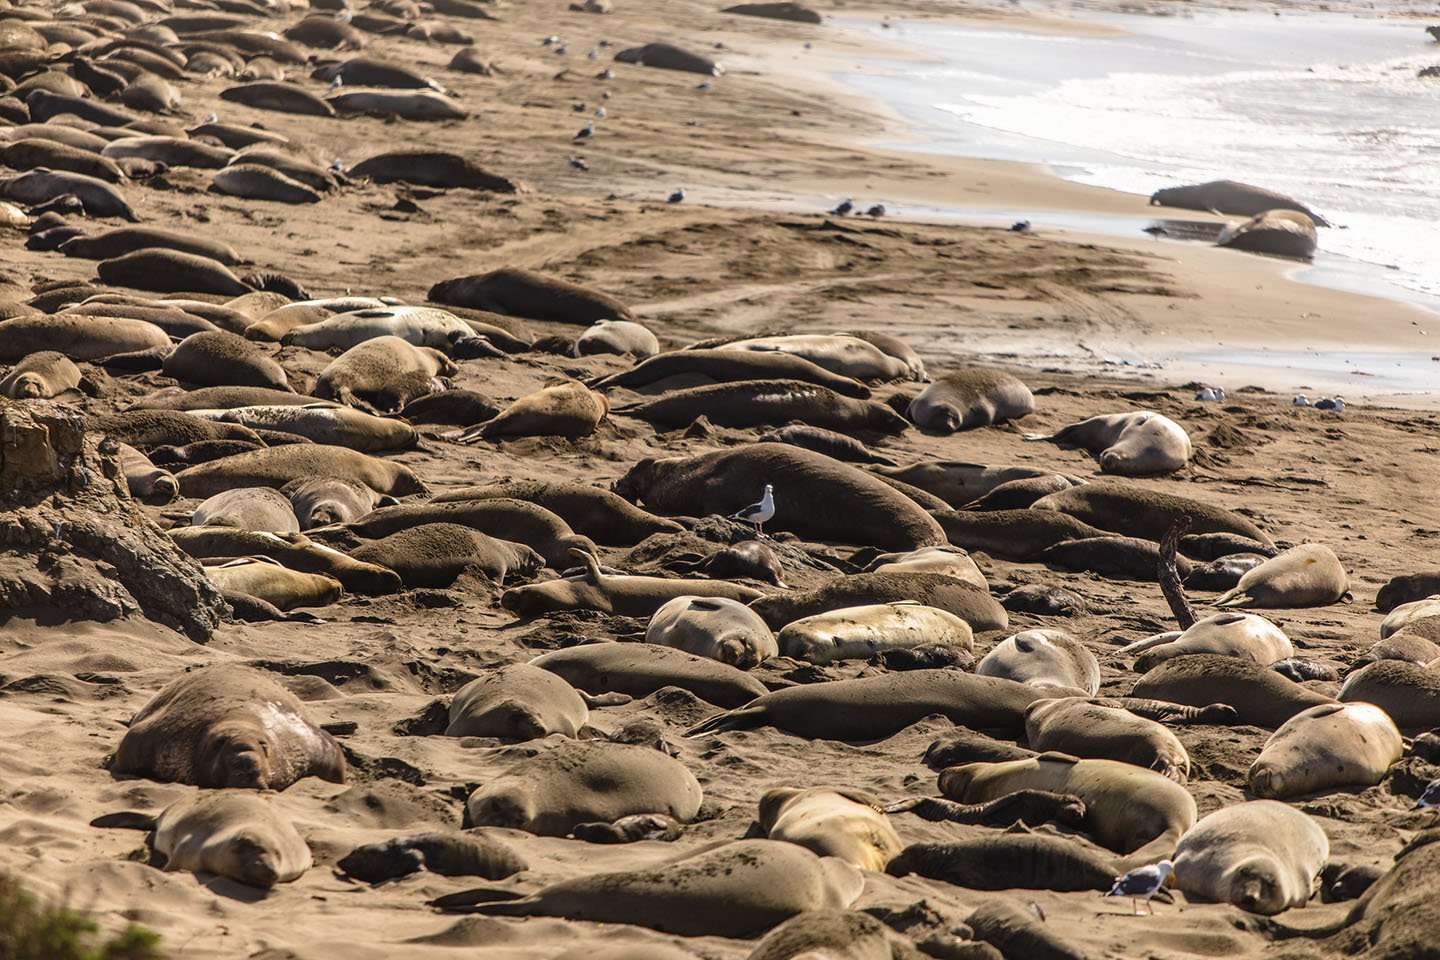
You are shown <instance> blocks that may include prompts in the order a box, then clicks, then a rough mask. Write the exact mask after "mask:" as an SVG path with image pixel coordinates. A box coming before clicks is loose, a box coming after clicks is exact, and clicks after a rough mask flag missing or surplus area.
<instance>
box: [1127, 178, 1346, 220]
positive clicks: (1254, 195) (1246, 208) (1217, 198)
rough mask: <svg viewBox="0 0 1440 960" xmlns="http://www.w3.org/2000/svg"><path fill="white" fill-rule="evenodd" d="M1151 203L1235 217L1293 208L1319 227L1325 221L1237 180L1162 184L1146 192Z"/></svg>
mask: <svg viewBox="0 0 1440 960" xmlns="http://www.w3.org/2000/svg"><path fill="white" fill-rule="evenodd" d="M1150 204H1151V206H1162V207H1179V208H1181V209H1182V210H1208V211H1210V212H1211V213H1220V214H1230V215H1231V216H1236V217H1253V216H1255V215H1256V214H1257V213H1264V212H1265V211H1267V210H1295V211H1298V212H1300V213H1303V214H1305V216H1307V217H1309V218H1310V219H1311V220H1313V221H1314V222H1315V223H1317V224H1319V225H1320V226H1322V227H1328V226H1330V224H1329V222H1328V221H1326V219H1325V218H1324V217H1322V216H1320V214H1318V213H1316V212H1315V211H1313V210H1311V209H1310V208H1309V207H1307V206H1305V205H1304V204H1303V203H1300V202H1299V201H1298V200H1293V199H1291V198H1290V197H1287V196H1285V195H1284V194H1283V193H1276V192H1275V191H1273V190H1266V189H1265V188H1264V187H1255V186H1251V185H1250V184H1248V183H1237V182H1236V181H1234V180H1211V181H1209V182H1208V183H1196V184H1190V185H1189V186H1184V187H1166V188H1165V189H1163V190H1156V191H1155V192H1154V193H1152V194H1150Z"/></svg>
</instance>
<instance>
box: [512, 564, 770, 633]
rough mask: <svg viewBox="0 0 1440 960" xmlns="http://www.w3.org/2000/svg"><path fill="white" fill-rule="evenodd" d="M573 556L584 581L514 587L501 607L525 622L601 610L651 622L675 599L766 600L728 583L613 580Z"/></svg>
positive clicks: (755, 592) (637, 577)
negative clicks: (582, 567)
mask: <svg viewBox="0 0 1440 960" xmlns="http://www.w3.org/2000/svg"><path fill="white" fill-rule="evenodd" d="M570 553H571V556H573V557H574V558H575V559H577V560H579V561H581V562H582V563H584V564H585V573H584V574H583V575H582V576H581V577H580V578H578V579H575V580H550V581H547V582H545V583H531V584H526V585H525V586H523V587H512V588H511V589H509V590H506V591H505V592H504V593H502V594H501V595H500V606H501V607H503V608H504V609H506V610H509V611H510V612H511V613H514V614H516V615H517V616H521V617H538V616H541V615H543V614H546V613H557V612H559V611H563V610H599V611H600V612H602V613H611V614H616V615H618V616H622V617H652V616H654V615H655V612H656V611H657V610H659V609H660V608H661V607H662V606H664V605H665V604H666V603H667V602H669V601H670V600H673V599H675V598H676V597H684V596H695V597H726V598H729V599H731V600H737V601H740V602H741V603H749V602H750V601H751V600H758V599H760V598H761V597H763V596H765V595H764V594H763V593H761V592H760V591H759V590H756V589H754V588H752V587H745V586H741V585H740V584H737V583H729V582H728V581H725V580H681V579H674V578H671V577H639V576H626V575H619V576H616V575H611V574H607V573H602V572H601V571H600V564H599V562H598V561H597V560H596V559H595V555H594V554H592V553H589V552H588V551H585V550H580V549H572V550H571V551H570Z"/></svg>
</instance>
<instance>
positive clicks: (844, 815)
mask: <svg viewBox="0 0 1440 960" xmlns="http://www.w3.org/2000/svg"><path fill="white" fill-rule="evenodd" d="M756 819H757V820H758V821H759V823H760V829H762V830H764V831H765V835H766V836H768V837H769V838H770V839H771V840H784V841H786V842H788V843H797V844H799V845H800V846H802V847H804V848H806V849H807V850H810V851H813V852H814V853H815V854H816V855H818V856H821V857H839V858H840V859H841V860H844V861H845V862H846V863H849V864H851V865H852V866H855V867H859V868H860V869H861V870H874V871H876V872H879V871H883V870H884V869H885V865H886V864H887V863H889V862H890V859H891V858H892V857H894V856H895V855H896V854H898V853H899V852H900V851H901V850H902V849H903V848H904V844H903V843H901V842H900V835H899V834H897V833H896V832H895V828H894V827H892V826H891V825H890V819H889V818H888V817H886V816H885V814H884V813H882V812H881V810H880V801H879V800H876V799H875V798H874V797H872V796H870V795H869V794H865V793H859V792H856V791H853V790H834V789H830V788H827V787H812V788H810V789H801V788H799V787H775V788H773V789H771V790H767V791H765V795H764V796H762V797H761V798H760V812H759V815H758V816H757V817H756Z"/></svg>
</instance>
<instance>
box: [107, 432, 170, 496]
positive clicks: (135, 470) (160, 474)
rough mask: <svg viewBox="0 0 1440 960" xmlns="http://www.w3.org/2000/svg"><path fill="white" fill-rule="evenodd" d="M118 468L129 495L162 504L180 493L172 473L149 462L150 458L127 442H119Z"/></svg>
mask: <svg viewBox="0 0 1440 960" xmlns="http://www.w3.org/2000/svg"><path fill="white" fill-rule="evenodd" d="M120 470H121V472H122V473H124V474H125V487H126V489H128V490H129V491H130V496H132V497H134V498H135V499H137V500H144V501H145V502H146V503H153V504H163V503H169V502H170V501H171V500H174V499H175V497H176V496H177V495H179V493H180V484H179V483H178V482H176V480H175V476H174V474H172V473H170V471H168V470H164V469H162V468H160V467H157V466H155V464H153V463H151V462H150V458H149V457H147V456H145V454H143V453H141V452H140V451H139V450H136V449H135V448H134V447H132V446H130V444H128V443H122V444H120Z"/></svg>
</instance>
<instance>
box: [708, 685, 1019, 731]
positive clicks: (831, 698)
mask: <svg viewBox="0 0 1440 960" xmlns="http://www.w3.org/2000/svg"><path fill="white" fill-rule="evenodd" d="M1045 697H1046V694H1045V692H1044V691H1042V690H1040V689H1039V688H1036V687H1031V686H1027V685H1025V684H1022V683H1016V682H1015V681H1013V680H1003V679H999V678H995V677H978V676H974V675H972V674H968V673H961V672H960V671H958V670H946V669H942V670H912V671H909V672H906V673H886V674H881V675H879V676H871V677H861V678H860V679H856V680H834V681H831V682H829V683H817V684H809V685H805V686H796V687H786V688H785V689H783V690H776V691H774V692H773V693H767V694H765V695H764V696H762V697H757V698H756V699H754V700H752V701H750V702H749V703H748V704H746V705H745V706H743V707H739V708H738V709H735V710H730V711H728V712H726V713H721V714H717V715H715V716H713V717H710V718H709V719H707V720H705V721H703V722H702V723H699V724H697V725H696V726H694V727H691V728H690V729H689V730H687V731H685V736H687V737H697V736H701V735H703V734H710V733H721V732H724V731H726V730H753V729H756V728H758V727H774V728H775V729H777V730H780V731H782V732H784V733H788V734H791V735H792V736H797V737H804V738H805V739H807V740H843V741H851V742H854V741H872V740H884V739H885V738H887V737H890V736H893V735H894V734H896V733H899V732H900V731H901V730H904V729H905V728H906V727H908V726H910V725H911V724H912V723H916V722H918V721H920V720H923V719H924V718H925V717H928V716H930V715H931V714H937V713H938V714H941V715H943V716H945V717H947V718H949V720H950V721H951V722H952V723H957V724H962V725H964V726H968V727H975V728H980V729H990V730H1004V731H1018V730H1019V729H1020V727H1021V725H1022V723H1023V715H1024V713H1025V708H1026V707H1028V706H1029V705H1030V704H1031V703H1033V702H1034V701H1036V700H1040V699H1044V698H1045Z"/></svg>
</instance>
